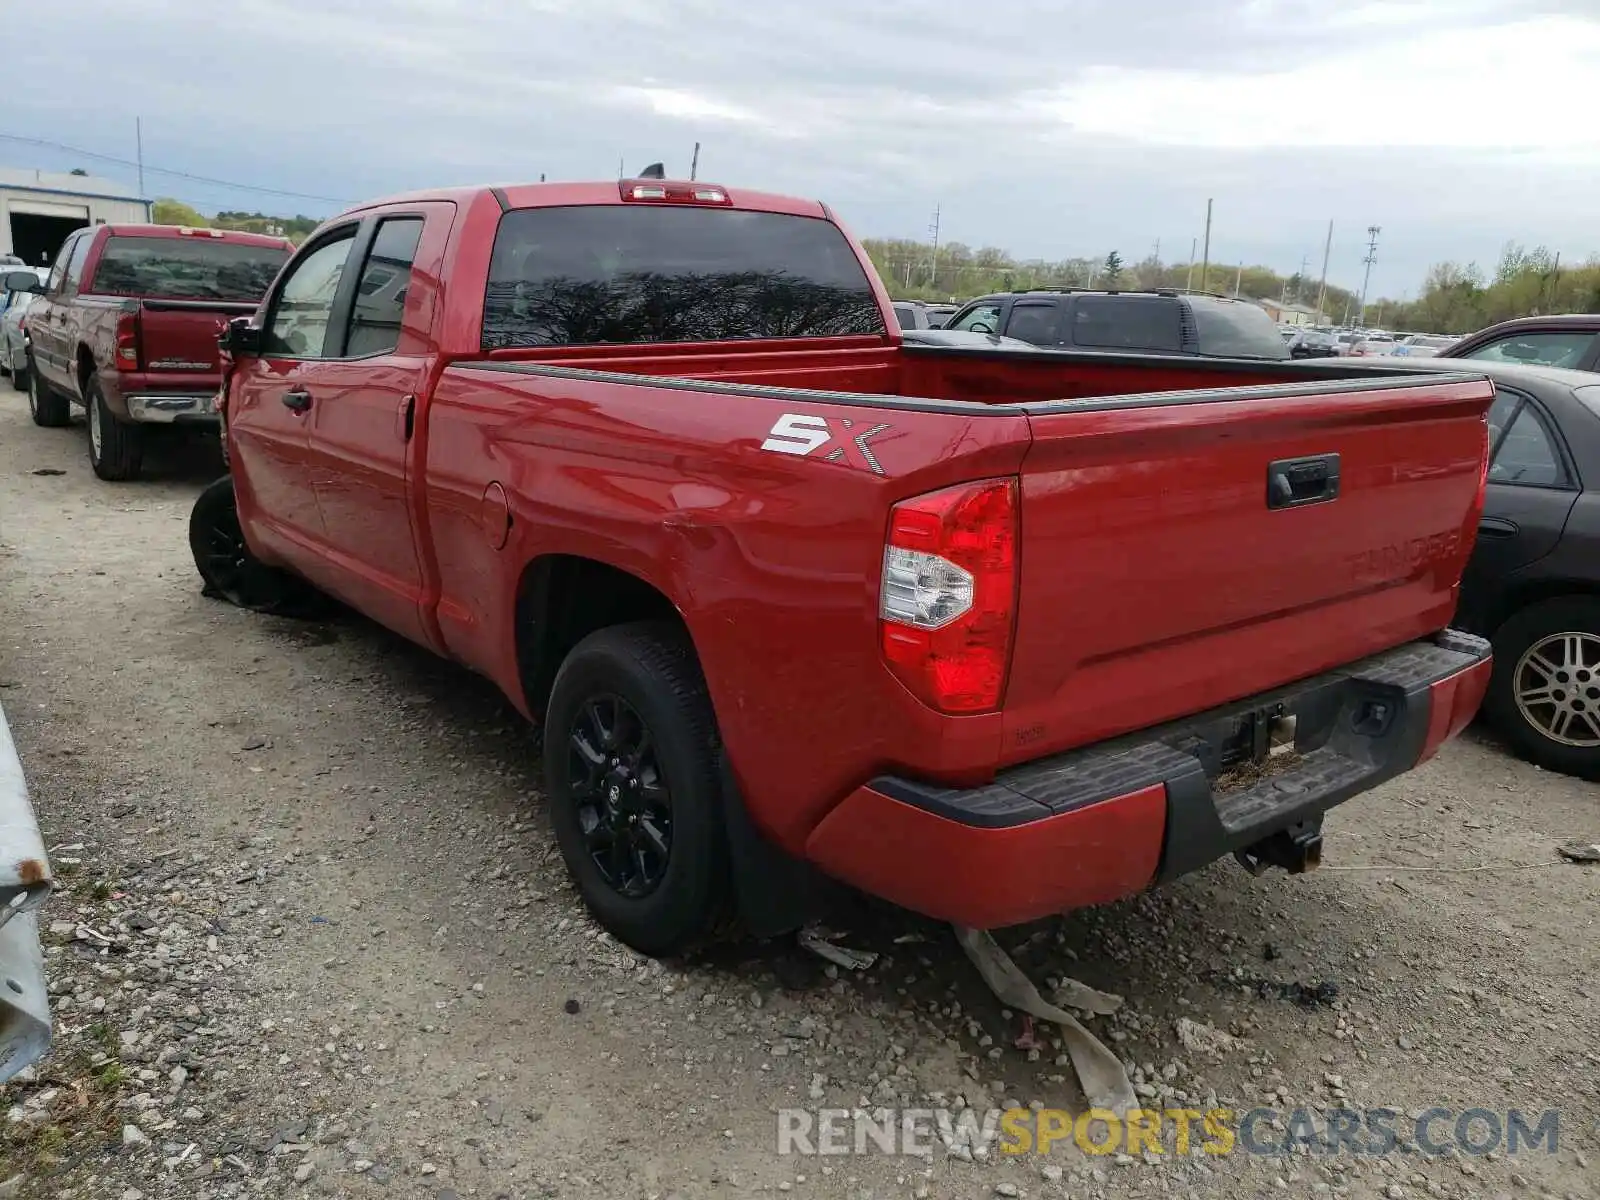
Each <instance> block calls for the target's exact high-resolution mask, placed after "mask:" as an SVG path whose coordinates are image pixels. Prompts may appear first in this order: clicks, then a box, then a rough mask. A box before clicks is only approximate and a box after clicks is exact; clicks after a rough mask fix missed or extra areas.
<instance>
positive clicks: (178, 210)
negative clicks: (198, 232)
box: [150, 196, 210, 229]
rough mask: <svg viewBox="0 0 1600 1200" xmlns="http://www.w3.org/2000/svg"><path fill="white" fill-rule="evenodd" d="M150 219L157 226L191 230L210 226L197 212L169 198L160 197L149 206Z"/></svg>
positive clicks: (179, 201)
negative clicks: (182, 226)
mask: <svg viewBox="0 0 1600 1200" xmlns="http://www.w3.org/2000/svg"><path fill="white" fill-rule="evenodd" d="M150 219H151V220H152V221H154V222H155V223H156V224H157V225H187V226H189V227H190V228H191V229H203V228H204V227H205V226H207V225H209V224H210V222H209V221H207V220H206V219H205V218H204V217H202V216H201V215H200V214H199V213H198V212H197V211H195V210H194V209H192V208H190V207H189V206H188V205H187V204H185V203H183V202H182V201H181V200H174V199H172V197H170V196H162V197H161V198H160V199H158V200H157V201H156V202H155V203H154V204H153V205H151V207H150Z"/></svg>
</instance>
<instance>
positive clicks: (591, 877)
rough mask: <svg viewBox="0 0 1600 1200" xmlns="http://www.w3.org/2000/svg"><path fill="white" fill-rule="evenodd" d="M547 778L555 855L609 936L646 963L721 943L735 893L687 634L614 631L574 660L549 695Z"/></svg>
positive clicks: (649, 626) (708, 728) (668, 628)
mask: <svg viewBox="0 0 1600 1200" xmlns="http://www.w3.org/2000/svg"><path fill="white" fill-rule="evenodd" d="M607 714H610V715H609V716H608V715H607ZM597 722H598V723H597ZM608 724H609V729H610V733H611V735H612V736H610V737H607V736H605V734H606V726H607V725H608ZM641 746H642V747H644V748H643V749H640V747H641ZM544 772H545V793H546V795H547V797H548V798H549V802H550V821H551V824H552V826H553V827H554V829H555V835H556V841H557V843H558V844H559V845H560V847H561V853H562V856H563V857H564V858H565V859H566V863H567V869H568V870H569V871H570V872H571V873H572V876H573V878H574V879H575V880H576V882H577V884H578V890H579V892H580V893H581V894H582V896H583V900H584V903H585V904H586V905H588V907H589V911H590V912H591V913H593V914H594V916H595V918H596V919H597V920H598V921H599V922H600V924H601V925H603V926H604V927H605V928H606V929H607V930H608V931H609V932H610V933H611V934H612V935H613V936H614V937H616V938H618V939H619V940H620V941H623V942H625V943H627V944H628V945H629V946H632V947H633V948H634V949H635V950H638V951H639V952H640V953H642V954H649V955H652V956H664V955H677V954H681V953H683V952H684V951H685V950H688V949H691V948H692V947H693V946H695V945H696V944H697V943H699V942H701V941H703V940H705V939H706V938H707V937H708V936H709V935H710V934H711V933H712V932H713V930H714V929H715V928H716V926H717V924H718V922H719V920H720V919H721V917H722V916H723V913H724V909H725V906H726V902H727V897H728V895H729V892H730V888H729V871H728V848H727V837H726V833H725V830H724V829H723V824H722V803H721V791H720V783H719V776H718V772H717V744H716V722H715V719H714V717H713V715H712V710H711V701H710V698H709V697H708V696H707V694H706V686H705V680H704V678H703V677H702V676H701V673H700V665H699V663H698V661H697V660H696V658H695V653H694V648H693V646H692V645H691V644H690V642H689V639H688V637H687V636H686V635H685V634H684V632H683V631H682V630H681V629H679V628H677V627H675V626H673V625H671V624H668V623H665V622H638V623H634V624H629V625H618V626H614V627H612V628H610V629H602V630H600V631H598V632H597V633H592V634H590V635H589V636H588V637H586V638H584V639H583V641H581V642H579V643H578V645H577V646H576V647H574V649H573V650H572V653H570V654H569V655H567V658H566V661H564V662H563V663H562V664H561V669H560V670H559V671H558V672H557V673H556V679H555V685H554V687H553V688H552V689H551V693H550V703H549V706H548V711H547V713H546V721H545V727H544ZM663 834H664V835H665V837H663V836H662V835H663ZM618 845H622V846H625V847H628V849H626V850H621V851H619V850H618V849H616V847H617V846H618ZM662 847H664V848H665V853H664V854H663V853H661V849H662Z"/></svg>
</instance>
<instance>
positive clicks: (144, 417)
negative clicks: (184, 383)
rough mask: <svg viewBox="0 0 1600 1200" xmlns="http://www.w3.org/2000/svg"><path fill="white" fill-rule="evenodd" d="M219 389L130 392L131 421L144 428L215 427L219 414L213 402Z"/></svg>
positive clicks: (128, 404)
mask: <svg viewBox="0 0 1600 1200" xmlns="http://www.w3.org/2000/svg"><path fill="white" fill-rule="evenodd" d="M216 394H217V393H216V389H215V388H212V389H210V390H209V391H205V392H167V391H163V392H129V393H128V394H127V395H126V396H124V397H123V400H124V402H125V403H126V404H127V407H128V419H129V420H130V421H135V422H137V423H139V424H141V425H171V424H173V423H175V422H179V421H182V422H184V423H185V424H191V423H199V424H211V425H214V424H216V422H217V414H216V413H215V412H214V411H213V410H212V407H211V401H212V399H213V398H214V397H215V396H216Z"/></svg>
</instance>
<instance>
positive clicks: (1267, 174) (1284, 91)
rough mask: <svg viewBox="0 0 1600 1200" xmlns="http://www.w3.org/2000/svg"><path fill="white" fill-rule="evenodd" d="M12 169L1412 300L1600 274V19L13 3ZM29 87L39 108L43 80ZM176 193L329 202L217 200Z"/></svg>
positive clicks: (494, 1) (7, 155) (1543, 4)
mask: <svg viewBox="0 0 1600 1200" xmlns="http://www.w3.org/2000/svg"><path fill="white" fill-rule="evenodd" d="M5 7H6V11H5V14H4V19H3V21H0V27H3V36H4V38H5V43H6V56H7V60H8V62H10V63H12V64H13V84H12V86H11V87H9V88H7V89H6V99H5V102H4V103H3V104H0V135H9V138H10V139H11V140H4V139H0V165H9V166H26V167H45V168H54V169H60V168H68V167H72V166H79V165H81V166H83V167H84V168H86V169H88V170H90V171H91V172H93V173H95V174H102V175H107V176H111V177H115V178H121V179H126V180H129V181H130V182H131V181H132V179H133V175H134V172H133V170H132V168H131V167H128V166H125V165H122V164H119V163H117V162H111V161H105V160H104V159H87V158H85V157H84V156H83V155H81V154H74V153H67V152H63V151H59V150H53V149H50V148H47V147H41V146H37V145H30V144H28V143H26V142H20V141H17V140H15V139H16V138H34V139H42V140H45V141H50V142H56V143H62V144H65V145H68V146H71V147H76V148H79V149H80V150H84V151H92V152H94V153H95V154H98V155H102V156H106V157H107V158H110V159H123V160H131V159H132V158H133V157H134V118H135V116H136V115H137V116H139V117H141V118H142V120H143V128H144V158H145V163H146V191H147V192H148V193H149V194H152V195H174V196H177V197H179V198H181V199H184V200H187V201H189V202H191V203H193V204H195V205H196V206H198V207H201V208H203V209H212V210H214V209H216V208H219V207H220V208H245V209H260V210H264V211H268V212H281V213H293V212H306V213H312V214H325V213H330V212H333V211H336V210H337V208H338V207H339V206H340V203H341V202H345V201H352V200H359V199H365V198H369V197H372V196H376V195H381V194H384V193H387V192H392V191H397V190H403V189H410V188H414V187H426V186H430V185H436V184H453V183H477V182H500V181H508V180H515V179H536V178H538V176H539V174H540V173H541V172H544V173H546V174H548V176H549V177H550V178H552V179H576V178H610V177H614V176H615V175H616V172H617V165H618V161H619V159H620V160H622V161H624V162H626V163H627V165H628V167H629V169H630V170H636V169H638V168H639V167H641V166H643V165H644V164H645V163H647V162H650V161H652V160H655V159H664V160H665V161H666V164H667V167H668V169H669V171H676V172H680V173H687V168H688V165H689V157H690V152H691V148H692V146H693V144H694V142H695V141H696V140H698V141H700V142H702V143H703V149H702V152H701V165H700V175H701V178H704V179H711V180H715V181H717V182H722V183H727V184H741V183H742V184H747V185H751V186H758V187H762V188H765V189H768V190H774V191H788V192H797V193H801V194H806V195H813V196H817V197H819V198H822V199H825V200H827V201H829V202H830V203H831V204H832V205H833V206H834V207H835V209H836V210H837V211H838V212H839V213H840V214H841V215H842V216H843V218H844V219H845V220H846V221H847V222H848V223H849V224H850V225H851V226H852V227H853V228H854V229H855V231H856V232H857V233H859V234H861V235H863V236H884V237H896V236H898V237H918V238H920V237H925V236H926V233H927V227H928V225H929V222H930V220H931V218H932V213H933V209H934V207H935V205H938V206H940V208H941V211H942V223H943V235H944V237H945V238H946V239H949V240H959V241H963V242H967V243H969V244H972V245H974V246H978V245H986V244H988V245H998V246H1001V247H1004V248H1006V249H1008V250H1010V251H1012V252H1013V253H1015V254H1017V255H1019V256H1023V257H1044V258H1065V257H1070V256H1076V255H1095V256H1101V255H1104V254H1105V252H1106V251H1107V250H1110V249H1113V248H1115V249H1118V250H1120V251H1121V252H1122V254H1123V256H1124V257H1125V258H1127V259H1130V260H1132V259H1138V258H1142V257H1144V255H1146V254H1147V253H1149V252H1150V251H1151V250H1152V249H1153V248H1154V246H1155V243H1156V241H1157V240H1158V239H1159V240H1160V244H1161V254H1162V257H1163V258H1165V259H1168V260H1173V259H1176V260H1184V259H1186V258H1187V257H1188V254H1189V247H1190V243H1191V239H1193V238H1196V237H1199V236H1200V234H1201V232H1202V227H1203V224H1204V218H1205V207H1206V199H1207V197H1214V198H1215V201H1216V210H1215V211H1216V215H1215V221H1214V225H1213V232H1212V259H1213V261H1218V262H1230V263H1231V262H1237V261H1240V260H1241V259H1242V260H1244V261H1245V262H1248V263H1258V262H1259V263H1265V264H1267V265H1270V266H1273V267H1276V268H1278V269H1280V270H1283V271H1291V270H1294V269H1295V268H1297V267H1298V266H1299V264H1300V261H1301V258H1302V256H1304V257H1306V258H1307V259H1309V261H1310V263H1311V268H1310V269H1311V272H1312V273H1313V274H1315V273H1316V271H1317V270H1318V269H1319V267H1320V262H1321V255H1322V245H1323V238H1324V236H1325V233H1326V229H1327V222H1328V221H1329V220H1330V219H1331V220H1333V221H1334V223H1335V229H1334V247H1333V257H1332V264H1331V267H1330V272H1329V274H1330V278H1331V280H1332V281H1334V282H1338V283H1344V284H1346V285H1357V286H1358V285H1359V283H1360V277H1361V270H1362V268H1361V261H1360V260H1361V257H1362V254H1363V253H1364V248H1363V246H1362V245H1361V243H1362V242H1363V241H1364V240H1365V230H1366V227H1367V226H1369V225H1378V226H1381V227H1382V234H1381V235H1380V245H1379V252H1378V265H1377V266H1376V268H1375V269H1374V272H1373V279H1372V292H1373V294H1374V295H1375V296H1376V295H1380V294H1381V295H1390V296H1395V295H1401V294H1404V293H1407V292H1410V293H1415V291H1416V289H1417V287H1418V285H1419V283H1420V281H1421V278H1422V275H1423V272H1424V271H1425V270H1426V269H1427V267H1428V265H1429V264H1430V263H1432V262H1436V261H1439V260H1441V259H1447V258H1450V259H1478V260H1480V261H1484V262H1487V263H1491V264H1492V262H1493V260H1494V259H1495V258H1496V257H1497V256H1498V253H1499V248H1500V246H1501V245H1502V244H1503V243H1505V242H1506V241H1507V240H1516V241H1520V242H1523V243H1526V244H1528V245H1530V246H1531V245H1536V244H1545V245H1548V246H1549V247H1550V248H1551V249H1553V250H1559V251H1561V253H1562V255H1563V257H1565V258H1567V259H1568V260H1578V259H1582V258H1585V257H1588V256H1589V255H1590V254H1591V253H1595V252H1600V223H1597V222H1596V221H1595V218H1594V212H1595V207H1596V205H1595V196H1596V192H1597V189H1600V121H1597V120H1596V119H1595V115H1594V114H1595V96H1596V94H1597V91H1600V0H1411V2H1408V0H1388V2H1386V3H1371V4H1369V3H1367V2H1366V0H1017V3H1015V4H1010V5H1006V4H996V3H992V2H988V3H975V2H972V0H967V2H964V3H963V2H955V3H951V2H948V0H946V2H940V0H914V2H910V0H872V2H871V3H859V2H857V0H653V2H652V0H369V2H366V3H363V2H362V0H208V2H206V3H199V2H196V0H116V2H106V0H55V2H53V3H42V4H22V3H20V2H15V3H12V4H8V5H6V6H5ZM18 70H25V80H23V81H22V82H18V81H17V71H18ZM155 168H161V169H164V170H166V171H172V172H186V173H188V174H190V175H199V176H206V177H209V178H211V179H220V180H227V181H230V182H237V183H244V184H252V185H256V186H257V187H260V188H272V189H277V190H279V191H281V192H285V193H298V195H273V194H271V193H268V192H265V191H245V190H237V189H230V188H227V187H222V186H218V185H216V184H214V183H209V182H202V181H200V180H196V179H189V178H182V177H180V176H177V175H172V174H159V173H157V171H156V170H155Z"/></svg>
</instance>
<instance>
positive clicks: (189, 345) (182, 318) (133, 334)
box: [24, 225, 294, 480]
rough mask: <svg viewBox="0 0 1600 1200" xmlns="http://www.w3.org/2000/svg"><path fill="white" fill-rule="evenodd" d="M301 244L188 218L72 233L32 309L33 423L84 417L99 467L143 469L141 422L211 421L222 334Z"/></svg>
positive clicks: (128, 473)
mask: <svg viewBox="0 0 1600 1200" xmlns="http://www.w3.org/2000/svg"><path fill="white" fill-rule="evenodd" d="M293 249H294V246H293V244H292V243H290V242H289V241H288V239H286V238H281V237H267V236H264V235H261V234H254V233H238V232H233V231H231V230H220V229H190V228H188V227H186V226H181V225H98V226H94V227H93V228H87V229H80V230H78V231H77V232H76V233H74V234H72V235H71V236H70V237H68V238H67V240H66V242H65V243H64V244H63V245H62V247H61V252H60V253H59V254H58V255H57V256H56V262H55V268H54V269H53V270H52V271H51V272H50V278H49V279H48V280H47V281H46V282H45V283H43V284H41V285H39V287H38V288H37V290H38V291H39V292H41V293H42V294H41V295H40V297H39V299H37V300H35V301H34V302H33V303H32V304H31V305H30V306H29V308H28V313H27V316H26V318H25V321H26V326H25V338H24V342H25V350H24V353H25V356H26V368H25V369H26V371H27V379H28V408H29V411H30V412H31V413H32V415H33V420H34V422H35V424H38V425H47V426H56V425H67V424H69V423H70V421H71V419H72V406H73V405H74V404H76V405H78V406H80V407H82V408H84V409H85V410H86V411H87V414H88V424H89V461H90V464H91V465H92V466H93V467H94V472H95V474H96V475H98V476H99V477H100V478H101V479H108V480H126V479H134V478H137V477H138V475H139V471H140V468H141V466H142V464H143V460H144V442H145V427H146V426H148V425H172V424H174V423H179V422H182V423H191V422H200V423H205V422H213V421H215V419H216V418H215V415H214V414H213V413H212V411H211V402H212V399H213V398H214V397H215V396H216V393H217V388H218V386H219V384H220V383H221V379H222V364H221V360H220V358H219V354H218V350H217V338H218V335H219V334H220V333H221V332H222V330H223V329H224V328H225V327H226V325H227V322H228V321H229V320H230V319H231V318H233V317H235V316H238V315H240V314H241V313H250V312H253V311H254V310H255V308H256V306H257V304H259V303H260V300H261V297H262V295H263V294H265V292H266V290H267V285H268V284H270V283H271V282H272V279H273V276H275V275H276V274H277V273H278V269H279V268H280V267H282V266H283V264H284V263H285V262H287V261H288V259H289V255H290V253H291V252H292V251H293Z"/></svg>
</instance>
